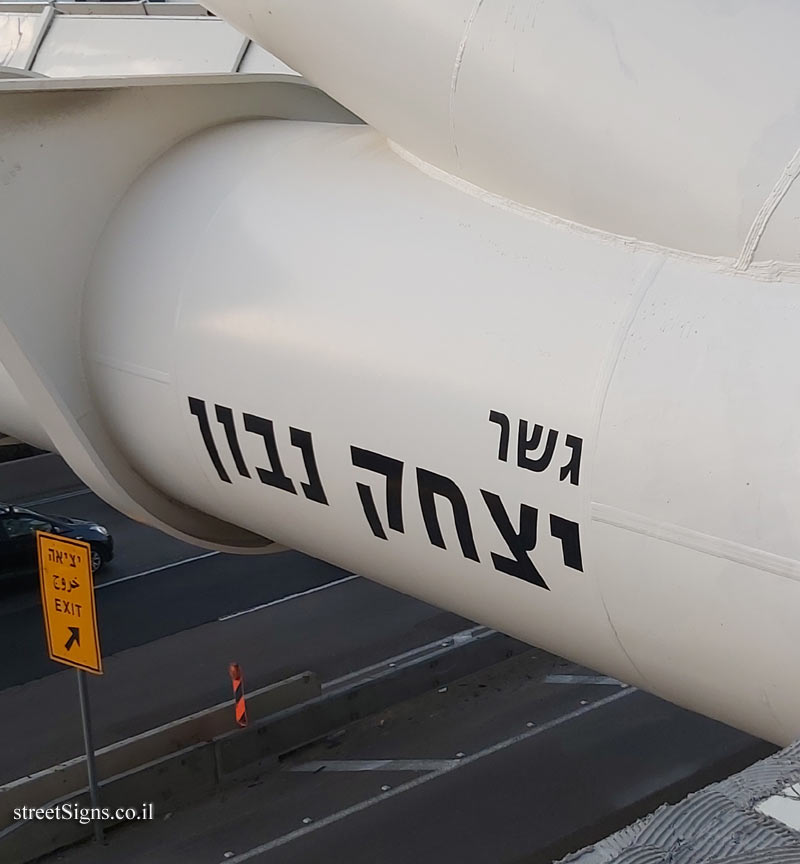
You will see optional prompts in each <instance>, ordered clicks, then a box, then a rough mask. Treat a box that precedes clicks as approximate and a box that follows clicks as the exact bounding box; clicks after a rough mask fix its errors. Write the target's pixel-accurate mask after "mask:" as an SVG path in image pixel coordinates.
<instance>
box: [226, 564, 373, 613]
mask: <svg viewBox="0 0 800 864" xmlns="http://www.w3.org/2000/svg"><path fill="white" fill-rule="evenodd" d="M358 578H359V577H358V576H357V575H356V574H352V575H351V576H345V577H344V578H343V579H336V580H334V581H333V582H326V583H325V584H324V585H317V587H316V588H309V589H308V590H306V591H298V592H297V593H296V594H287V596H286V597H279V598H278V599H277V600H270V601H269V603H259V605H258V606H253V607H252V609H242V611H241V612H232V613H231V614H230V615H223V616H222V617H221V618H217V621H230V620H231V618H238V617H239V616H240V615H249V614H250V613H251V612H258V611H259V610H260V609H269V607H270V606H278V605H279V604H281V603H288V602H289V601H290V600H297V598H298V597H307V596H308V595H309V594H316V593H317V591H325V590H327V589H328V588H335V587H336V586H337V585H344V583H345V582H351V581H352V580H353V579H358Z"/></svg>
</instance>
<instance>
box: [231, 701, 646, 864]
mask: <svg viewBox="0 0 800 864" xmlns="http://www.w3.org/2000/svg"><path fill="white" fill-rule="evenodd" d="M637 692H638V691H637V690H636V689H635V688H633V687H631V688H629V689H627V690H621V691H620V692H619V693H614V694H612V695H611V696H606V697H605V699H599V700H598V701H597V702H592V703H590V704H589V705H584V706H582V707H581V708H577V709H576V710H575V711H570V712H569V714H564V715H562V716H561V717H556V718H555V719H554V720H550V721H548V722H547V723H542V725H541V726H537V727H536V728H534V729H530V730H529V731H527V732H522V733H520V734H519V735H514V736H513V737H512V738H506V739H505V740H503V741H499V742H498V743H497V744H493V745H492V746H491V747H486V748H485V749H483V750H479V751H478V752H477V753H473V754H472V755H470V756H465V757H464V758H463V759H459V760H458V762H457V763H456V764H455V765H452V766H448V767H444V768H440V769H439V770H438V771H432V772H431V773H430V774H423V775H422V776H420V777H415V778H414V779H413V780H409V781H408V782H407V783H403V784H402V785H401V786H395V787H394V788H393V789H390V790H389V791H388V792H383V793H382V794H380V795H376V796H374V797H373V798H368V799H366V800H365V801H360V802H359V803H358V804H353V805H352V806H351V807H347V808H345V809H344V810H339V811H338V812H336V813H332V814H331V815H330V816H326V817H325V818H324V819H320V820H319V822H314V823H313V824H311V825H306V826H305V827H303V828H298V829H297V830H296V831H291V832H290V833H289V834H284V835H283V836H282V837H276V838H275V839H274V840H270V841H269V842H267V843H262V844H261V845H260V846H255V847H253V848H252V849H249V850H248V851H247V852H242V853H241V854H240V855H235V856H234V857H233V858H228V859H227V860H226V861H223V862H221V864H241V862H243V861H249V860H250V859H251V858H255V857H256V856H257V855H263V854H264V853H265V852H271V851H272V850H273V849H277V848H279V847H280V846H285V845H286V844H287V843H291V842H292V841H294V840H299V839H300V838H301V837H305V836H306V835H307V834H311V833H313V832H314V831H318V830H319V829H320V828H327V827H328V825H333V824H335V823H336V822H340V821H341V820H342V819H346V818H347V817H348V816H353V815H355V814H356V813H360V812H361V811H363V810H367V809H369V808H370V807H373V806H374V805H375V804H380V803H382V802H383V801H388V800H389V798H394V797H395V796H396V795H401V794H403V793H404V792H410V791H411V790H412V789H416V788H417V787H418V786H422V785H424V784H425V783H428V782H430V781H431V780H436V779H437V778H439V777H443V776H444V775H445V774H449V773H450V772H451V771H457V770H458V769H459V768H463V767H464V766H466V765H471V764H472V763H473V762H477V761H478V760H480V759H484V758H486V757H487V756H493V755H494V754H495V753H499V752H500V751H501V750H505V749H507V748H508V747H513V746H514V745H515V744H520V743H521V742H523V741H527V740H528V739H529V738H533V737H535V736H536V735H541V734H543V733H544V732H549V731H550V730H551V729H555V728H556V727H558V726H561V725H563V724H564V723H569V722H570V721H571V720H576V719H577V718H578V717H581V716H583V715H584V714H588V713H589V712H591V711H595V710H597V709H598V708H604V707H605V706H606V705H610V704H611V703H612V702H616V701H617V700H619V699H624V698H625V697H627V696H630V695H631V694H633V693H637Z"/></svg>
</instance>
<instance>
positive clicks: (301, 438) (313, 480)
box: [289, 426, 328, 504]
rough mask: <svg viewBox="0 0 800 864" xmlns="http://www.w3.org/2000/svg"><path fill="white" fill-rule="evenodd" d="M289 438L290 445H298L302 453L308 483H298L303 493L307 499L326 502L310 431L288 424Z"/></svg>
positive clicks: (321, 502)
mask: <svg viewBox="0 0 800 864" xmlns="http://www.w3.org/2000/svg"><path fill="white" fill-rule="evenodd" d="M289 438H290V440H291V442H292V446H294V447H298V448H299V449H300V452H301V453H302V454H303V464H304V465H305V467H306V474H307V475H308V483H301V484H300V486H301V488H302V490H303V494H304V495H305V496H306V498H308V499H309V501H317V502H319V503H320V504H327V503H328V498H327V497H326V495H325V490H324V489H323V488H322V480H320V476H319V470H318V469H317V460H316V457H315V456H314V442H313V440H312V438H311V433H310V432H306V431H305V430H304V429H295V428H294V426H290V427H289Z"/></svg>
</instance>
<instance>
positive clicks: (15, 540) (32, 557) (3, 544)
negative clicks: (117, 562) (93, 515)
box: [0, 504, 114, 576]
mask: <svg viewBox="0 0 800 864" xmlns="http://www.w3.org/2000/svg"><path fill="white" fill-rule="evenodd" d="M37 531H49V532H50V533H52V534H61V535H63V536H64V537H68V538H70V539H71V540H85V541H86V542H87V543H89V544H90V545H91V547H92V572H94V573H96V572H97V571H98V570H99V569H100V568H101V567H102V566H103V565H104V564H105V563H107V562H108V561H110V560H111V559H112V558H113V557H114V541H113V539H112V537H111V535H110V534H109V533H108V531H107V530H106V529H105V528H103V526H102V525H98V524H97V523H96V522H86V521H84V520H82V519H71V518H69V517H68V516H46V515H44V514H42V513H34V511H33V510H28V509H27V508H26V507H14V506H11V505H6V504H0V576H10V575H16V574H21V573H28V572H30V571H35V570H36V569H37V567H38V562H37V555H36V532H37Z"/></svg>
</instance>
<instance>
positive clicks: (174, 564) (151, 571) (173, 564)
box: [94, 552, 219, 590]
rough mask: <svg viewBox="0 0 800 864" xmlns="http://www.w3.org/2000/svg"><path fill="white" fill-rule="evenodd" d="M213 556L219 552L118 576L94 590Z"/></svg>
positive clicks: (96, 586) (101, 583)
mask: <svg viewBox="0 0 800 864" xmlns="http://www.w3.org/2000/svg"><path fill="white" fill-rule="evenodd" d="M214 555H219V552H206V553H205V554H203V555H195V556H193V557H192V558H181V560H180V561H173V562H172V563H171V564H162V565H161V567H152V568H151V569H150V570H142V572H141V573H131V574H130V576H120V577H119V579H111V580H110V581H109V582H100V583H99V584H97V585H95V586H94V587H95V588H96V589H98V590H99V589H100V588H108V587H110V586H111V585H119V583H120V582H130V581H131V579H138V578H139V577H140V576H149V575H150V574H151V573H160V572H161V571H162V570H170V569H171V568H173V567H180V566H181V565H182V564H191V563H192V561H202V560H203V559H204V558H213V556H214Z"/></svg>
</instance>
